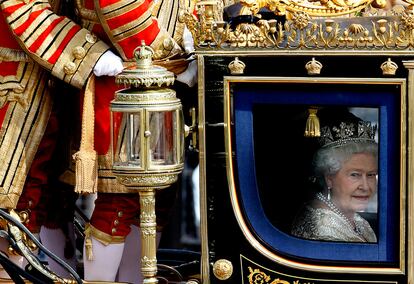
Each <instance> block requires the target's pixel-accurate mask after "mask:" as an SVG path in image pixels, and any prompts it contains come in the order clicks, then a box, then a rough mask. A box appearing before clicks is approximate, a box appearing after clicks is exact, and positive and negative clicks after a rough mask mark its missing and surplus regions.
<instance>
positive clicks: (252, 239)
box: [224, 76, 406, 275]
mask: <svg viewBox="0 0 414 284" xmlns="http://www.w3.org/2000/svg"><path fill="white" fill-rule="evenodd" d="M235 82H243V83H246V82H256V83H276V82H277V83H282V82H284V83H287V82H289V83H297V84H301V83H324V84H338V83H341V84H368V85H369V84H391V85H397V86H400V88H401V98H400V106H401V114H400V115H401V128H400V136H401V145H400V149H401V153H405V151H406V142H405V141H406V132H405V129H404V128H403V125H404V123H405V122H406V113H405V108H406V101H405V92H406V91H405V89H406V81H405V79H393V78H390V79H386V78H306V77H303V78H302V77H247V76H234V77H224V128H225V131H224V133H225V149H226V170H227V180H228V187H229V191H230V199H231V204H232V208H233V212H234V214H235V217H236V220H237V222H238V225H239V227H240V229H241V231H242V233H243V235H244V236H245V237H246V239H247V240H248V241H249V243H250V244H251V245H252V246H253V247H254V248H255V249H256V250H257V251H258V252H259V253H261V254H262V255H264V256H265V257H267V258H269V259H270V260H272V261H275V262H276V263H279V264H281V265H286V266H288V267H291V268H294V269H300V270H304V271H314V272H324V273H353V274H362V273H365V274H394V275H401V274H404V273H405V270H406V266H405V257H406V256H405V254H406V252H405V243H406V242H405V237H401V238H400V240H399V248H398V252H399V259H398V266H396V267H384V266H377V267H363V266H353V267H352V266H346V267H345V266H335V265H334V266H327V265H315V264H309V263H305V262H298V261H292V260H290V259H286V258H284V257H283V256H281V255H279V254H277V253H275V252H273V251H271V250H269V249H268V248H267V247H265V246H264V245H262V243H261V242H260V241H259V240H258V239H257V238H256V236H255V234H254V233H253V232H252V231H251V229H250V227H249V226H248V225H247V224H246V221H245V217H244V215H243V213H242V209H241V207H240V202H239V199H238V195H237V192H236V183H235V175H234V170H233V155H232V154H233V149H232V142H231V137H232V135H231V131H232V130H231V125H232V123H233V121H232V120H231V113H232V110H231V107H230V106H231V91H230V83H235ZM403 162H404V159H402V161H401V163H400V171H401V172H400V191H399V194H400V197H401V198H400V204H399V205H400V211H401V212H400V216H401V218H400V224H399V227H400V231H401V236H405V225H404V224H405V222H406V220H405V215H406V214H405V205H404V204H405V203H404V202H405V199H404V196H405V194H406V167H405V164H404V163H403Z"/></svg>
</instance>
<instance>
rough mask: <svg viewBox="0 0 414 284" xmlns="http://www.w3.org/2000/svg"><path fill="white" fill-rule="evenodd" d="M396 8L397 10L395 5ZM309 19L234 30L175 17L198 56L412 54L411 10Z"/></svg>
mask: <svg viewBox="0 0 414 284" xmlns="http://www.w3.org/2000/svg"><path fill="white" fill-rule="evenodd" d="M400 8H401V6H400ZM318 16H320V17H321V18H318V19H313V18H312V13H310V11H307V10H306V11H305V10H304V11H295V12H292V13H291V15H290V16H289V18H288V19H287V20H286V21H285V22H283V21H278V20H276V19H271V20H259V21H257V23H255V24H250V23H242V24H239V25H237V26H236V27H230V25H229V24H228V23H226V22H223V21H218V20H215V19H209V20H207V19H206V17H204V16H203V15H199V19H197V18H195V17H194V15H193V14H192V13H191V12H190V11H186V12H185V13H183V15H182V16H181V17H180V20H181V21H183V22H185V23H186V25H187V27H188V28H189V29H190V31H191V33H192V35H193V38H194V41H195V45H196V49H197V50H198V51H204V50H206V51H214V50H215V51H217V50H221V51H227V50H229V51H232V50H234V49H242V48H243V49H246V48H249V49H250V51H254V50H255V49H256V50H257V51H262V52H263V51H265V49H273V50H286V51H292V50H298V51H306V50H312V51H313V52H315V51H316V50H317V51H318V52H319V51H328V52H338V51H350V50H355V51H356V50H358V51H359V50H361V51H362V50H370V51H375V52H378V53H381V54H382V53H383V52H387V51H391V52H395V53H398V52H401V51H404V50H405V51H408V50H409V51H411V50H413V49H414V33H413V31H414V25H413V24H412V22H413V21H414V10H413V7H407V8H405V9H404V8H402V9H398V8H397V7H395V9H394V10H393V11H392V12H390V13H389V14H388V15H379V14H377V15H375V16H365V17H349V18H325V17H327V16H329V15H327V14H326V13H325V14H321V15H318Z"/></svg>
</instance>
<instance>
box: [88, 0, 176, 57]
mask: <svg viewBox="0 0 414 284" xmlns="http://www.w3.org/2000/svg"><path fill="white" fill-rule="evenodd" d="M94 4H95V7H96V8H97V14H98V17H99V19H100V21H101V24H102V26H103V28H104V30H105V32H106V33H107V34H108V36H109V38H110V40H111V41H112V43H113V44H114V46H115V48H116V49H117V50H118V52H119V54H120V55H121V56H122V58H123V59H124V60H126V61H130V60H131V59H133V58H134V57H133V53H134V50H135V48H136V47H138V46H139V45H141V41H142V40H145V43H146V44H147V45H150V46H151V47H152V48H153V49H154V51H155V55H154V57H155V59H161V58H165V57H169V56H173V55H175V54H177V53H180V52H181V48H180V47H179V46H178V44H177V43H176V42H175V40H174V39H173V38H172V37H171V35H170V34H169V33H168V32H167V31H166V30H165V29H164V28H162V27H161V26H160V25H159V23H158V21H157V19H156V18H155V17H154V16H153V15H152V10H151V9H152V5H153V3H152V1H151V0H94Z"/></svg>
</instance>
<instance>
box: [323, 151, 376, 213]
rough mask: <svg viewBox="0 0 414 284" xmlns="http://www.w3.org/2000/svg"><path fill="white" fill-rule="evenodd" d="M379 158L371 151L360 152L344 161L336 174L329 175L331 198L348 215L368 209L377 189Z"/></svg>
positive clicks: (328, 183)
mask: <svg viewBox="0 0 414 284" xmlns="http://www.w3.org/2000/svg"><path fill="white" fill-rule="evenodd" d="M377 173H378V166H377V159H376V158H375V157H374V156H373V155H371V154H369V153H358V154H354V155H352V156H351V159H349V160H348V161H346V162H344V163H343V165H342V168H341V169H340V170H339V172H337V173H336V174H334V175H331V176H327V177H325V178H326V183H327V185H328V187H330V188H331V200H332V201H333V202H334V203H335V205H336V206H337V207H338V208H339V209H341V211H342V212H343V213H345V214H346V215H347V216H353V214H354V213H355V212H357V211H362V210H364V209H366V207H367V205H368V201H369V199H370V197H371V196H372V195H373V194H374V193H375V191H376V190H377Z"/></svg>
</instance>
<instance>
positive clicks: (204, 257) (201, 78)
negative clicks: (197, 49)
mask: <svg viewBox="0 0 414 284" xmlns="http://www.w3.org/2000/svg"><path fill="white" fill-rule="evenodd" d="M197 65H198V75H197V76H198V77H197V80H198V82H197V83H198V84H197V85H198V114H197V117H198V125H197V126H198V129H197V130H198V144H199V167H200V172H199V186H200V241H201V275H203V284H209V283H210V282H209V279H210V259H209V255H210V252H209V247H208V245H209V239H208V236H209V234H208V229H207V228H208V226H207V216H208V210H207V181H206V176H207V175H206V173H207V170H206V168H207V165H206V135H205V134H206V133H205V122H206V110H205V102H204V98H205V87H204V86H205V64H204V57H203V56H198V57H197Z"/></svg>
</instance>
